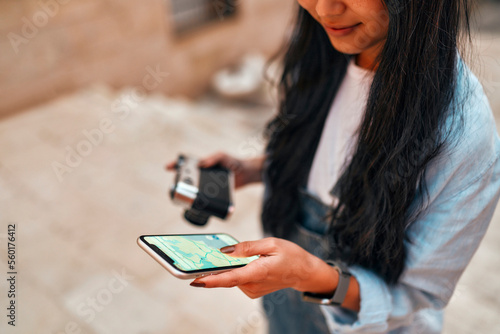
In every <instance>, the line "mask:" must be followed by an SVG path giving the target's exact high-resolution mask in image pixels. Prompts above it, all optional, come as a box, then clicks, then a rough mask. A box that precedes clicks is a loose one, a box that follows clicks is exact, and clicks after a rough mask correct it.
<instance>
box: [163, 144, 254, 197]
mask: <svg viewBox="0 0 500 334" xmlns="http://www.w3.org/2000/svg"><path fill="white" fill-rule="evenodd" d="M176 163H177V161H172V162H170V163H169V164H168V165H167V166H166V168H167V170H174V169H175V165H176ZM263 163H264V156H260V157H257V158H254V159H248V160H240V159H236V158H234V157H232V156H230V155H228V154H226V153H222V152H219V153H215V154H213V155H210V156H208V157H206V158H204V159H201V160H200V162H199V166H200V167H203V168H208V167H212V166H214V165H217V164H219V165H221V166H223V167H225V168H227V169H229V170H231V171H233V173H234V178H235V188H240V187H243V186H245V185H247V184H250V183H254V182H260V181H262V176H261V174H262V165H263Z"/></svg>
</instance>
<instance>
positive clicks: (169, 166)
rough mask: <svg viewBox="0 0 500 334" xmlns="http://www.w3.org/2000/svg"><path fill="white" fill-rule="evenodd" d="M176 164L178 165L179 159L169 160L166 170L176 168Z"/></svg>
mask: <svg viewBox="0 0 500 334" xmlns="http://www.w3.org/2000/svg"><path fill="white" fill-rule="evenodd" d="M176 166H177V160H175V161H171V162H169V163H168V164H167V165H166V166H165V169H166V170H170V171H172V170H175V167H176Z"/></svg>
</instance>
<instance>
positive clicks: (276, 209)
mask: <svg viewBox="0 0 500 334" xmlns="http://www.w3.org/2000/svg"><path fill="white" fill-rule="evenodd" d="M298 2H299V5H300V6H299V13H298V19H297V24H296V27H295V30H294V34H293V36H292V38H291V41H290V43H289V46H288V49H287V52H286V54H285V56H284V72H283V75H282V78H281V82H280V94H281V104H280V110H279V114H278V116H277V117H276V118H275V119H274V120H273V121H271V122H270V124H269V126H268V130H269V143H268V146H267V150H266V154H265V156H263V157H259V158H256V159H252V160H238V159H235V158H232V157H230V156H228V155H225V154H216V155H213V156H211V157H208V158H206V159H204V160H203V161H202V162H201V165H202V166H210V165H213V164H216V163H221V164H223V165H225V166H227V167H229V168H232V169H233V170H234V171H235V172H236V177H237V186H243V185H245V184H248V183H251V182H258V181H264V183H265V186H266V193H265V198H264V206H263V212H262V220H263V224H264V229H265V231H266V233H267V234H268V235H271V236H273V238H266V239H263V240H259V241H252V242H242V243H240V244H238V245H235V246H230V247H226V248H224V249H222V251H223V252H225V253H228V254H231V255H233V256H252V255H261V257H260V259H258V260H256V261H254V262H252V263H251V264H249V265H247V266H246V267H244V268H240V269H236V270H233V271H231V272H227V273H223V274H219V275H216V276H210V277H203V278H199V279H196V280H195V281H194V282H193V283H192V285H193V286H196V287H205V288H214V287H234V286H237V287H239V288H240V289H241V290H242V291H243V292H244V293H246V294H247V295H248V296H249V297H251V298H257V297H261V296H265V297H264V308H265V310H266V313H267V315H268V318H269V328H270V332H271V333H323V332H324V333H326V332H330V333H361V332H362V333H388V332H390V333H440V332H441V329H442V309H443V308H444V307H445V306H446V304H447V303H448V301H449V299H450V297H451V295H452V293H453V290H454V288H455V286H456V283H457V281H458V279H459V278H460V275H461V274H462V272H463V270H464V269H465V267H466V265H467V264H468V263H469V261H470V259H471V257H472V255H473V254H474V252H475V250H476V249H477V247H478V245H479V243H480V241H481V239H482V237H483V236H484V233H485V231H486V229H487V226H488V224H489V221H490V220H491V217H492V214H493V211H494V208H495V206H496V203H497V201H498V197H499V196H500V163H499V155H500V140H499V138H498V135H497V134H496V129H495V125H494V119H493V117H492V114H491V110H490V107H489V105H488V102H487V100H486V98H485V96H484V93H483V91H482V89H481V87H480V85H479V83H478V81H477V79H476V78H475V77H474V76H473V75H472V74H471V73H470V71H469V70H468V69H467V67H466V66H465V65H464V63H463V62H462V60H461V59H460V56H459V53H458V41H459V29H460V28H461V27H462V28H463V27H465V32H466V35H467V33H468V5H467V2H466V1H465V0H463V1H456V0H418V1H417V0H405V1H397V0H385V2H382V1H380V0H299V1H298ZM170 167H172V166H170ZM326 260H333V261H328V262H327V261H326ZM283 289H286V290H283ZM302 292H306V294H304V295H303V294H302ZM316 302H323V303H326V304H327V305H320V304H318V303H316Z"/></svg>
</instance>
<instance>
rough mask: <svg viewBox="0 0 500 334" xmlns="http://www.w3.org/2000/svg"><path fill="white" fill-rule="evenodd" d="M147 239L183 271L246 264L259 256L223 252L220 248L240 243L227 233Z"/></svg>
mask: <svg viewBox="0 0 500 334" xmlns="http://www.w3.org/2000/svg"><path fill="white" fill-rule="evenodd" d="M145 240H146V241H147V242H148V243H149V244H152V245H155V246H156V247H158V248H159V249H160V250H161V251H163V252H164V253H165V254H167V255H168V256H169V257H170V258H171V259H172V260H174V264H175V265H176V266H177V267H178V268H179V269H181V270H183V271H191V270H199V269H213V268H220V267H230V266H238V265H245V264H248V263H250V262H251V261H253V260H255V259H257V258H258V256H252V257H246V258H237V257H232V256H229V255H226V254H224V253H221V252H220V251H219V249H220V248H222V247H225V246H228V245H234V244H236V243H238V242H237V241H236V240H234V239H233V238H232V237H230V236H229V235H227V234H206V235H176V236H154V237H146V238H145Z"/></svg>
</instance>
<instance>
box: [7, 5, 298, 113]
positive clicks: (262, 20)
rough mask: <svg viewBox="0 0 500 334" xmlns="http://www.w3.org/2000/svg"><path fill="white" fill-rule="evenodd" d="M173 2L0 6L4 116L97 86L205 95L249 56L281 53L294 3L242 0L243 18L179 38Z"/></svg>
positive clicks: (221, 22) (240, 10)
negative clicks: (216, 76)
mask: <svg viewBox="0 0 500 334" xmlns="http://www.w3.org/2000/svg"><path fill="white" fill-rule="evenodd" d="M168 4H169V2H168V1H162V0H141V1H133V0H40V1H35V0H18V1H0V50H1V52H0V115H6V114H8V113H11V112H13V111H16V110H19V109H22V108H24V107H27V106H30V105H33V104H35V103H38V102H42V101H45V100H47V99H50V98H53V97H55V96H57V95H60V94H62V93H67V92H70V91H72V90H75V89H77V88H79V87H82V86H86V85H89V84H91V83H95V82H102V83H106V84H109V85H111V86H113V87H116V88H119V87H123V86H142V87H143V86H144V85H146V87H145V88H146V89H147V90H159V91H162V92H165V93H166V94H169V95H178V94H182V95H188V96H195V95H198V94H200V93H202V92H203V91H204V90H205V89H206V88H207V86H208V83H209V79H210V77H211V75H212V74H213V73H214V71H216V70H217V69H219V68H221V67H223V66H225V65H228V64H230V63H233V62H235V61H236V60H237V59H238V58H239V57H240V56H241V55H243V54H244V53H246V52H263V53H265V54H266V55H270V54H271V53H273V52H275V50H276V49H277V48H278V47H279V45H280V43H281V41H282V39H283V35H284V33H285V31H286V29H287V27H288V26H289V23H290V18H291V12H292V8H293V4H294V1H291V0H245V1H243V0H241V1H239V2H238V8H239V13H238V15H237V17H235V18H232V19H225V20H220V21H219V22H216V23H214V24H211V25H210V26H206V27H203V28H201V29H199V30H198V31H195V32H192V33H189V34H187V35H184V36H182V37H178V36H174V34H173V29H172V27H171V26H170V22H169V19H168V17H169V15H168V11H169V8H168ZM158 70H159V71H160V72H161V73H160V75H159V76H157V77H159V78H160V81H161V82H159V83H158V84H155V81H154V80H153V76H152V74H151V73H152V72H155V71H158ZM166 73H168V76H166Z"/></svg>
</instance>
